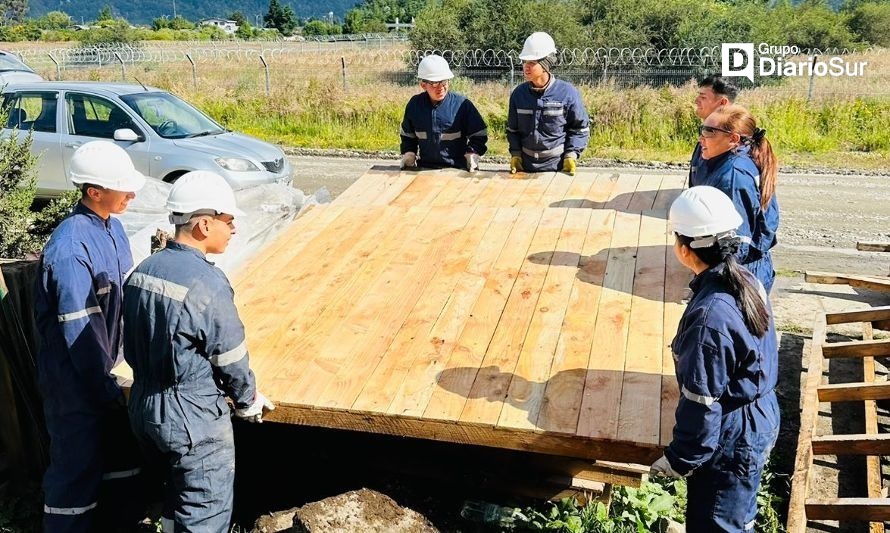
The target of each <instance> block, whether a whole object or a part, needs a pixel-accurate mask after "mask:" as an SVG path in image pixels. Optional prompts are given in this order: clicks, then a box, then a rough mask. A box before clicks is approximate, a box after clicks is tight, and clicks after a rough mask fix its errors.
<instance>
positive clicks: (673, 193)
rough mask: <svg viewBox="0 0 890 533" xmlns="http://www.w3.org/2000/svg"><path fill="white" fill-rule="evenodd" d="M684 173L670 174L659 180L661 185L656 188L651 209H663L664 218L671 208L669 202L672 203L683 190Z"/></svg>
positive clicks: (684, 186) (684, 184)
mask: <svg viewBox="0 0 890 533" xmlns="http://www.w3.org/2000/svg"><path fill="white" fill-rule="evenodd" d="M686 178H687V175H686V174H670V175H667V176H665V177H664V179H662V180H661V187H660V188H659V189H658V194H657V195H656V196H655V203H654V204H653V205H652V209H653V210H654V211H661V210H664V212H665V218H667V212H668V210H669V209H670V208H671V204H672V203H674V200H676V199H677V197H678V196H680V193H681V192H683V189H685V188H686Z"/></svg>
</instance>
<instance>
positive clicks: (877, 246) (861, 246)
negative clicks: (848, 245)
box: [856, 242, 890, 252]
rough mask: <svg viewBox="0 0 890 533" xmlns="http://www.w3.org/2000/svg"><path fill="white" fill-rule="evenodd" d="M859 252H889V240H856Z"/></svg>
mask: <svg viewBox="0 0 890 533" xmlns="http://www.w3.org/2000/svg"><path fill="white" fill-rule="evenodd" d="M856 249H857V250H859V251H860V252H890V242H857V243H856Z"/></svg>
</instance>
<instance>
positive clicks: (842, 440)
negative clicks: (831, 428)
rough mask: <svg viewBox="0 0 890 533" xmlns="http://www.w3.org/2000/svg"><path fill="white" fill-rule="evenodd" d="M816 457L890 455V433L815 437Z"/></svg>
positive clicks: (814, 452)
mask: <svg viewBox="0 0 890 533" xmlns="http://www.w3.org/2000/svg"><path fill="white" fill-rule="evenodd" d="M813 454H815V455H890V433H884V434H880V435H868V434H855V435H823V436H818V437H813Z"/></svg>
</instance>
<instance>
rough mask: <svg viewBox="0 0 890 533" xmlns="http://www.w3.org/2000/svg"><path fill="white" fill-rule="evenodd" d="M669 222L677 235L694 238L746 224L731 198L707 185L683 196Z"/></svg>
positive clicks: (695, 188)
mask: <svg viewBox="0 0 890 533" xmlns="http://www.w3.org/2000/svg"><path fill="white" fill-rule="evenodd" d="M668 221H669V222H670V224H671V229H672V230H673V231H674V232H676V233H679V234H680V235H684V236H686V237H692V238H698V237H708V236H713V235H720V234H724V233H727V232H730V231H732V230H734V229H736V228H738V227H739V226H741V225H742V217H741V215H739V213H738V211H736V209H735V206H734V205H733V204H732V200H730V199H729V196H726V194H725V193H724V192H723V191H721V190H720V189H717V188H715V187H709V186H707V185H699V186H698V187H690V188H688V189H686V190H685V191H683V192H682V193H680V196H678V197H677V199H676V200H674V203H673V204H671V210H670V214H669V215H668Z"/></svg>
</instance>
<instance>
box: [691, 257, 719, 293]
mask: <svg viewBox="0 0 890 533" xmlns="http://www.w3.org/2000/svg"><path fill="white" fill-rule="evenodd" d="M722 274H723V263H720V264H719V265H715V266H712V267H710V268H708V269H707V270H703V271H702V272H701V273H700V274H698V275H696V276H695V277H694V278H692V281H690V282H689V288H690V289H692V292H693V293H697V292H698V291H699V289H701V288H702V285H704V284H705V283H710V282H711V281H712V280H713V279H714V278H716V277H718V276H720V275H722Z"/></svg>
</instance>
